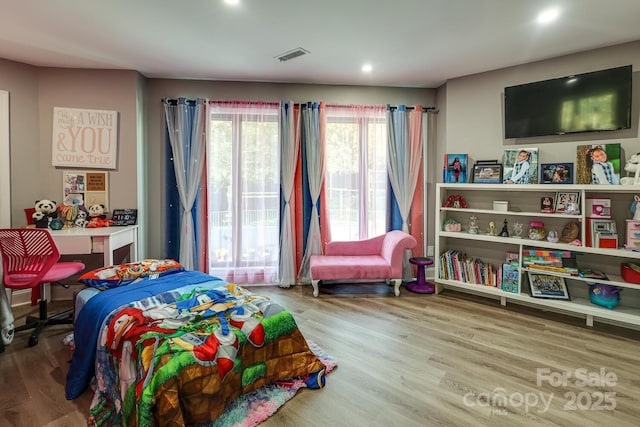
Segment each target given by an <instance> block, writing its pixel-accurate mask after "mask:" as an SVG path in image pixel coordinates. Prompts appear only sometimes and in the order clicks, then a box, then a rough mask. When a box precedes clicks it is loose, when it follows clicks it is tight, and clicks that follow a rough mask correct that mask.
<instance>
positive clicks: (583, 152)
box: [576, 144, 622, 185]
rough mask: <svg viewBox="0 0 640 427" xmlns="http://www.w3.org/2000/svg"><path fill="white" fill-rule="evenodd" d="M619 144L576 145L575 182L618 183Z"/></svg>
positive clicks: (619, 167) (619, 168) (619, 166)
mask: <svg viewBox="0 0 640 427" xmlns="http://www.w3.org/2000/svg"><path fill="white" fill-rule="evenodd" d="M621 167H622V165H621V162H620V144H600V145H578V152H577V155H576V184H604V185H607V184H608V185H617V184H620V170H621Z"/></svg>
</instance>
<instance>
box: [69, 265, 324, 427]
mask: <svg viewBox="0 0 640 427" xmlns="http://www.w3.org/2000/svg"><path fill="white" fill-rule="evenodd" d="M191 273H195V272H181V273H175V274H172V275H169V276H165V277H164V278H162V280H160V279H158V281H159V282H165V281H166V280H171V278H173V281H174V282H175V283H176V287H175V288H173V289H171V288H170V289H166V286H163V285H162V284H159V283H153V286H158V285H160V286H159V288H160V289H161V291H159V292H158V293H154V294H153V295H152V296H146V297H143V298H140V299H136V300H132V301H129V302H127V303H125V304H124V305H122V304H121V305H120V306H119V307H118V308H117V309H114V310H111V311H109V313H108V314H107V315H106V316H103V319H102V320H101V321H100V322H99V323H97V324H99V325H102V327H101V328H100V329H99V338H98V340H97V346H96V347H95V348H96V352H95V360H96V363H95V367H96V368H95V377H96V390H95V395H94V399H93V402H92V404H91V409H90V417H89V424H90V425H103V426H113V425H128V426H136V425H139V426H155V425H175V426H180V425H193V424H203V423H207V422H210V421H212V420H215V419H216V418H217V417H219V416H220V415H221V414H222V412H223V411H224V410H225V408H226V407H227V406H228V405H229V404H230V403H231V402H233V401H234V400H235V399H236V398H238V397H239V396H240V395H242V394H244V393H247V392H250V391H253V390H255V389H257V388H260V387H262V386H264V385H266V384H270V383H273V382H277V381H283V380H287V379H291V378H298V377H303V378H305V379H306V381H307V383H308V384H309V386H311V387H316V388H317V387H321V386H322V385H323V384H324V365H323V364H322V362H321V361H320V360H319V359H318V358H317V356H316V355H315V354H314V353H313V352H312V351H311V350H310V349H309V347H308V345H307V342H306V340H305V339H304V337H303V336H302V334H301V332H300V331H299V330H298V327H297V325H296V322H295V320H294V318H293V316H292V314H291V313H290V312H289V311H287V310H286V309H284V308H283V307H282V306H280V305H279V304H277V303H275V302H273V301H271V300H270V299H269V298H267V297H264V296H260V295H256V294H253V293H251V292H249V291H247V290H246V289H244V288H242V287H240V286H237V285H234V284H229V283H226V282H224V281H222V280H219V279H214V278H212V277H211V276H208V277H209V279H210V280H204V281H203V279H204V278H203V277H202V276H200V275H194V277H193V278H192V281H191V283H188V284H185V283H184V280H181V279H182V278H183V277H184V275H185V274H186V275H189V274H191ZM199 274H202V273H199ZM181 275H182V276H181ZM187 281H190V280H187ZM151 282H155V281H151ZM113 291H114V290H108V291H105V292H103V293H102V294H101V295H97V296H96V297H93V298H91V299H90V300H89V301H88V303H87V305H86V306H85V307H84V308H83V309H82V311H81V312H80V315H79V316H78V319H80V320H82V318H83V314H85V310H86V309H87V307H90V306H91V305H92V303H93V302H94V299H95V298H98V297H99V296H102V295H103V294H108V293H110V292H113ZM147 291H149V290H147ZM151 292H153V291H151ZM94 304H95V303H94ZM100 311H104V310H100ZM87 316H88V315H85V316H84V317H85V320H87ZM95 324H96V323H94V325H95ZM78 328H82V327H81V326H80V325H79V324H78V323H77V324H76V331H74V333H77V330H78ZM77 350H78V348H77ZM85 356H86V355H85ZM74 359H75V354H74ZM72 365H73V360H72ZM72 368H73V366H72V367H71V368H70V373H71V369H72ZM68 380H69V378H68ZM67 385H69V381H68V384H67ZM68 391H69V390H68Z"/></svg>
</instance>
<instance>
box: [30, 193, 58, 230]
mask: <svg viewBox="0 0 640 427" xmlns="http://www.w3.org/2000/svg"><path fill="white" fill-rule="evenodd" d="M35 208H36V211H35V212H34V213H33V215H32V216H31V217H32V218H33V223H34V224H35V226H36V228H49V223H50V222H51V220H52V219H54V218H57V217H58V204H57V203H56V201H55V200H47V199H42V200H36V203H35Z"/></svg>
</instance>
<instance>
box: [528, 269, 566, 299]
mask: <svg viewBox="0 0 640 427" xmlns="http://www.w3.org/2000/svg"><path fill="white" fill-rule="evenodd" d="M528 276H529V290H530V292H531V296H532V297H533V298H549V299H559V300H570V299H571V297H570V295H569V288H567V284H566V283H565V280H564V277H561V276H555V275H551V274H540V273H534V272H531V271H529V272H528Z"/></svg>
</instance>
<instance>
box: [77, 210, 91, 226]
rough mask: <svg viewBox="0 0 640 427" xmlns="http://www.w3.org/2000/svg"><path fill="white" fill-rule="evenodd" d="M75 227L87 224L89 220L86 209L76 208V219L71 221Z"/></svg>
mask: <svg viewBox="0 0 640 427" xmlns="http://www.w3.org/2000/svg"><path fill="white" fill-rule="evenodd" d="M73 224H74V225H75V226H76V227H86V226H87V224H89V220H88V219H87V211H85V210H84V209H80V210H78V213H77V215H76V219H75V221H74V222H73Z"/></svg>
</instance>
